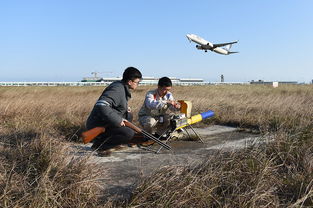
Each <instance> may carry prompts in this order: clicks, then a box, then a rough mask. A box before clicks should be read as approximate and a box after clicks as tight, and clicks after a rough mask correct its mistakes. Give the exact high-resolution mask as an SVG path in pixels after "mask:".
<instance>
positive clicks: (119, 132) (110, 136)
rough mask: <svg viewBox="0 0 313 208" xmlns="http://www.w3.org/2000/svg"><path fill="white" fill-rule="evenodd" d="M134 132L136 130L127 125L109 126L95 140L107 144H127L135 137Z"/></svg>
mask: <svg viewBox="0 0 313 208" xmlns="http://www.w3.org/2000/svg"><path fill="white" fill-rule="evenodd" d="M134 134H135V132H134V130H132V129H131V128H129V127H127V126H122V127H116V128H107V129H106V131H105V132H104V133H103V134H100V135H99V136H98V137H97V138H96V139H95V142H96V143H104V144H105V145H119V144H127V143H128V142H129V140H131V139H132V138H133V137H134Z"/></svg>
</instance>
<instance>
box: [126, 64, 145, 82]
mask: <svg viewBox="0 0 313 208" xmlns="http://www.w3.org/2000/svg"><path fill="white" fill-rule="evenodd" d="M141 78H142V75H141V72H140V71H139V70H138V69H136V68H135V67H127V68H126V69H125V71H124V73H123V79H122V81H123V82H125V83H126V82H128V81H129V80H132V81H134V80H135V79H141Z"/></svg>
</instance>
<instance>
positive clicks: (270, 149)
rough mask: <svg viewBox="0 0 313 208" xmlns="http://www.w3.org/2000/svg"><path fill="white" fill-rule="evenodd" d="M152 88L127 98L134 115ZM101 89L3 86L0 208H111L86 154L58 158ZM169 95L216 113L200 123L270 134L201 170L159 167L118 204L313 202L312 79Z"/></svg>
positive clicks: (0, 103)
mask: <svg viewBox="0 0 313 208" xmlns="http://www.w3.org/2000/svg"><path fill="white" fill-rule="evenodd" d="M153 88H154V86H145V87H139V89H137V90H136V91H135V92H134V93H133V94H132V99H131V100H130V102H129V105H130V106H131V107H132V110H133V113H134V115H135V120H136V119H137V117H136V114H137V112H138V110H139V108H140V107H141V105H142V102H143V100H144V95H145V93H146V91H147V90H149V89H153ZM102 90H103V88H102V87H2V88H0V112H1V114H0V122H1V125H0V140H1V152H0V160H1V167H0V201H1V203H2V204H1V205H0V206H2V207H14V206H15V207H73V206H76V207H98V206H111V205H108V204H107V205H103V204H102V205H100V204H99V200H98V199H99V195H101V190H100V189H98V186H97V184H98V183H97V179H98V177H99V176H100V173H99V172H97V171H96V170H97V168H96V167H90V166H91V164H88V163H87V162H86V161H84V160H74V159H73V160H70V161H69V160H64V158H70V157H69V156H66V153H67V149H66V148H64V147H66V146H67V144H68V141H75V142H77V141H80V139H79V134H80V132H81V131H82V130H84V123H85V120H86V118H87V116H88V114H89V112H90V110H91V109H92V106H93V105H94V103H95V101H96V100H97V98H98V97H99V96H100V94H101V92H102ZM173 93H174V97H175V98H177V99H185V100H190V101H192V103H193V111H192V112H193V114H197V113H201V112H204V111H207V110H208V109H211V110H213V111H215V113H216V116H215V117H214V118H213V119H210V120H208V121H205V122H204V123H206V124H209V123H218V124H227V125H234V126H238V127H243V128H253V129H256V130H258V131H260V132H261V133H263V134H266V133H268V132H272V133H275V135H276V140H275V142H273V143H272V144H270V145H269V146H267V147H264V148H261V149H253V148H252V149H246V150H243V151H241V152H235V153H232V154H229V153H228V154H224V153H223V154H218V155H217V156H216V157H212V158H208V161H204V164H203V165H202V166H201V167H197V168H190V167H182V168H177V167H173V168H169V169H166V170H160V171H159V172H158V173H156V174H155V176H154V177H153V178H147V179H146V180H145V181H144V182H143V183H142V184H141V185H140V186H138V189H136V190H135V192H134V196H133V198H132V200H130V201H129V203H128V204H124V206H138V207H151V206H156V207H187V206H190V205H192V204H194V205H196V206H197V207H285V206H295V207H297V206H309V205H312V175H313V174H312V162H310V161H312V155H313V153H312V149H313V148H312V123H313V122H312V121H313V104H312V103H313V102H312V101H313V87H312V86H309V85H307V86H300V85H299V86H280V87H279V88H276V89H274V88H271V87H269V86H252V85H251V86H192V87H190V86H188V87H187V86H186V87H174V88H173ZM94 170H95V171H94ZM102 174H105V173H102ZM86 175H88V176H89V177H88V178H86ZM69 187H70V188H69ZM112 206H113V205H112Z"/></svg>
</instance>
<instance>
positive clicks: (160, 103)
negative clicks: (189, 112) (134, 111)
mask: <svg viewBox="0 0 313 208" xmlns="http://www.w3.org/2000/svg"><path fill="white" fill-rule="evenodd" d="M168 100H171V101H173V100H174V97H173V95H172V93H171V92H167V94H166V95H164V97H160V96H159V94H158V92H157V89H155V90H150V91H148V92H147V94H146V97H145V101H144V103H143V105H142V107H141V109H140V110H139V113H138V116H139V117H141V116H152V117H156V116H160V115H166V114H169V112H167V111H168V110H170V111H177V109H176V108H174V107H173V106H172V105H169V104H167V102H166V101H168ZM169 106H170V107H169Z"/></svg>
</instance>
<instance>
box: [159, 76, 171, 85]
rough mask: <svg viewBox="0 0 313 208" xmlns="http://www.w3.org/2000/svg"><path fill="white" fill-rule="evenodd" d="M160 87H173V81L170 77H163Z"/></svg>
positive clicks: (160, 80)
mask: <svg viewBox="0 0 313 208" xmlns="http://www.w3.org/2000/svg"><path fill="white" fill-rule="evenodd" d="M158 86H159V87H172V81H171V79H170V78H168V77H162V78H160V79H159V82H158Z"/></svg>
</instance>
